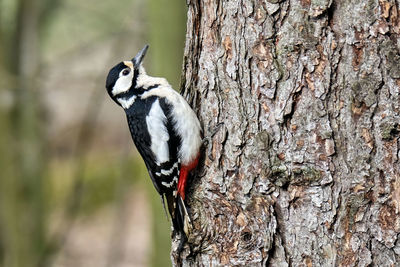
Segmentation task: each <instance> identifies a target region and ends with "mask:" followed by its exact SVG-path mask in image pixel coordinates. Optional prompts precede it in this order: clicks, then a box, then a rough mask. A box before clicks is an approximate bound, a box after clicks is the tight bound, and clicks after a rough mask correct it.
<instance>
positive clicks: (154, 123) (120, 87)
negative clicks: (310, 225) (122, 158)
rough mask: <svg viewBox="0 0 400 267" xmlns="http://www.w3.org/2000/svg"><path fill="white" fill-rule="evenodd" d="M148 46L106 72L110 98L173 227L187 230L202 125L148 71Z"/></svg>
mask: <svg viewBox="0 0 400 267" xmlns="http://www.w3.org/2000/svg"><path fill="white" fill-rule="evenodd" d="M148 47H149V46H148V45H146V46H145V47H144V48H143V49H142V50H141V51H140V52H139V53H138V54H137V55H136V56H135V57H134V58H133V59H132V60H127V61H123V62H120V63H118V64H117V65H115V66H114V67H113V68H112V69H111V70H110V72H109V73H108V76H107V81H106V88H107V92H108V94H109V95H110V97H111V98H112V99H113V100H114V101H115V102H116V103H117V104H118V105H120V106H121V107H122V108H123V109H124V111H125V113H126V117H127V119H128V125H129V130H130V132H131V135H132V139H133V142H134V143H135V145H136V148H137V150H138V151H139V153H140V155H141V156H142V158H143V160H144V162H145V164H146V167H147V170H148V172H149V175H150V178H151V180H152V181H153V184H154V187H155V188H156V190H157V192H158V193H159V194H160V195H161V198H162V200H163V202H164V197H165V199H166V200H167V205H168V211H169V213H170V215H171V219H172V222H173V226H174V229H175V230H176V231H178V232H180V233H182V232H183V233H185V234H186V236H187V234H188V227H189V226H190V219H189V216H188V214H187V209H186V206H185V202H184V200H185V188H186V183H187V179H188V174H189V172H190V171H191V170H193V169H194V168H195V167H196V166H197V163H198V160H199V151H200V146H201V143H202V138H201V126H200V122H199V120H198V119H197V116H196V114H195V113H194V111H193V110H192V109H191V107H190V106H189V104H188V103H187V102H186V101H185V99H184V98H183V97H182V96H181V95H180V94H179V93H177V92H176V91H175V90H174V89H173V88H172V87H171V85H170V84H169V83H168V82H167V80H166V79H164V78H156V77H151V76H148V75H147V74H146V71H145V69H144V67H143V65H142V60H143V58H144V56H145V54H146V51H147V49H148Z"/></svg>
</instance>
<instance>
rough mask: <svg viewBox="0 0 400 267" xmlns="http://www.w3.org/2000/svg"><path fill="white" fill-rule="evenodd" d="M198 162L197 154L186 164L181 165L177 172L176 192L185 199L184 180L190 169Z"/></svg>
mask: <svg viewBox="0 0 400 267" xmlns="http://www.w3.org/2000/svg"><path fill="white" fill-rule="evenodd" d="M198 163H199V156H197V157H196V158H195V159H194V160H193V161H192V162H191V163H189V164H188V165H183V164H182V166H181V170H180V172H179V180H178V194H179V195H180V196H181V198H182V199H183V200H184V199H185V189H186V182H187V177H188V174H189V172H190V171H191V170H193V169H194V168H196V166H197V164H198Z"/></svg>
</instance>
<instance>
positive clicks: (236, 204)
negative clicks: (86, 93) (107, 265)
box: [173, 0, 400, 266]
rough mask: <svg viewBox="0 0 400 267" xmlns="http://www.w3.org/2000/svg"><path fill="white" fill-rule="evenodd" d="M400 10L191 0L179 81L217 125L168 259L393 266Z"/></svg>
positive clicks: (355, 3)
mask: <svg viewBox="0 0 400 267" xmlns="http://www.w3.org/2000/svg"><path fill="white" fill-rule="evenodd" d="M399 12H400V6H399V1H397V0H368V1H366V0H352V1H350V0H347V1H346V0H345V1H332V0H318V1H317V0H288V1H284V0H267V1H256V0H241V1H218V0H207V1H196V0H189V2H188V24H187V36H186V37H187V41H186V47H185V57H184V66H183V67H184V74H183V84H182V88H183V90H184V95H185V96H186V97H187V98H188V99H190V100H191V103H192V104H193V107H194V108H195V110H196V111H197V113H198V115H199V117H200V120H201V121H202V124H203V126H204V130H205V135H208V134H210V132H211V130H212V129H214V128H215V127H216V126H217V125H218V124H219V123H222V122H223V123H224V125H223V126H222V127H221V129H220V130H219V131H218V132H217V133H216V134H215V136H214V137H213V139H212V142H211V144H210V145H209V147H208V149H210V151H211V153H210V156H205V158H204V161H203V164H202V167H201V169H200V170H198V173H197V178H196V180H195V181H193V183H192V185H191V187H190V190H189V192H188V194H187V195H188V202H189V205H190V207H191V214H192V221H193V226H194V229H193V233H192V234H191V235H190V237H189V241H190V243H191V244H190V246H191V253H189V249H188V248H187V247H186V249H185V251H184V252H183V253H182V254H181V255H180V256H177V255H176V254H174V253H173V262H174V264H175V265H180V263H179V262H181V263H182V265H183V266H220V265H244V264H247V265H249V266H261V265H263V266H367V265H370V264H372V265H374V266H396V265H397V266H398V264H399V262H400V238H399V237H400V236H399V233H400V214H399V213H400V165H399V157H400V151H399V147H400V140H399V131H400V128H399V125H400V114H399V110H400V96H399V92H400V68H399V66H400V56H399V49H400V42H399V33H400V20H399V17H400V13H399ZM205 154H207V151H205ZM174 246H176V244H175V243H174Z"/></svg>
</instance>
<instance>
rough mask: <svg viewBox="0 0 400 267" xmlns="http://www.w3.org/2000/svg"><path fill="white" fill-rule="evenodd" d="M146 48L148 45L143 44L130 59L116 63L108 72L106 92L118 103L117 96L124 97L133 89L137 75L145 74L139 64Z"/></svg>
mask: <svg viewBox="0 0 400 267" xmlns="http://www.w3.org/2000/svg"><path fill="white" fill-rule="evenodd" d="M148 48H149V45H145V46H144V47H143V48H142V50H140V51H139V53H137V55H136V56H135V57H134V58H133V59H132V60H126V61H122V62H120V63H118V64H117V65H115V66H114V67H113V68H112V69H111V70H110V72H109V73H108V76H107V80H106V88H107V92H108V94H109V95H110V97H111V98H112V99H113V100H114V101H115V102H117V103H118V104H120V103H119V102H118V101H117V98H121V97H124V96H125V95H127V94H129V92H130V91H132V90H134V89H135V87H136V81H137V79H138V76H139V75H142V74H145V71H144V68H143V67H142V65H141V64H142V61H143V58H144V56H145V55H146V51H147V49H148ZM131 89H132V90H131Z"/></svg>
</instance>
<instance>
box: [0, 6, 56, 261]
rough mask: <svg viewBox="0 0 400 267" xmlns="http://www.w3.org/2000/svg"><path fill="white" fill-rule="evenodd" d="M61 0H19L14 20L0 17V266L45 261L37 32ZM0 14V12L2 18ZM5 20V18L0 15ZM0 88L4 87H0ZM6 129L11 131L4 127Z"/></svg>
mask: <svg viewBox="0 0 400 267" xmlns="http://www.w3.org/2000/svg"><path fill="white" fill-rule="evenodd" d="M59 3H60V0H56V1H52V0H48V1H47V0H46V1H45V0H19V1H17V3H16V11H15V13H13V12H11V13H12V15H10V14H9V17H10V20H11V21H12V22H14V23H11V24H10V23H7V25H6V24H2V23H0V35H1V38H0V39H1V41H2V42H1V45H0V49H1V51H0V59H1V60H2V61H5V62H6V64H4V66H2V68H0V75H1V78H2V84H3V86H5V88H6V89H8V88H12V93H13V97H12V100H13V103H12V112H9V111H8V110H6V109H5V110H0V125H2V126H4V127H2V129H3V131H2V134H1V139H2V140H1V145H2V147H1V150H0V152H1V154H2V155H1V157H0V162H1V165H0V167H2V177H1V179H0V195H1V198H0V230H1V231H0V266H7V267H14V266H43V262H41V261H43V260H45V257H46V255H44V253H45V245H46V244H45V243H46V236H45V227H46V214H45V208H46V202H45V200H44V198H45V192H44V190H45V182H44V181H45V180H44V176H45V161H46V156H45V140H46V138H45V131H44V127H43V124H44V118H43V106H42V103H41V96H40V90H39V89H40V88H39V80H38V76H39V70H40V68H39V65H40V49H39V48H40V36H41V32H42V31H43V30H44V28H45V27H46V26H47V23H49V20H48V18H49V17H50V15H51V13H52V11H54V10H55V9H56V7H57V6H58V4H59ZM0 20H1V18H0ZM1 22H4V21H1ZM2 89H3V88H2ZM8 129H10V131H9V132H7V130H8Z"/></svg>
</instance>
